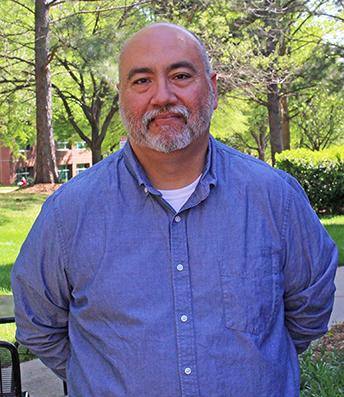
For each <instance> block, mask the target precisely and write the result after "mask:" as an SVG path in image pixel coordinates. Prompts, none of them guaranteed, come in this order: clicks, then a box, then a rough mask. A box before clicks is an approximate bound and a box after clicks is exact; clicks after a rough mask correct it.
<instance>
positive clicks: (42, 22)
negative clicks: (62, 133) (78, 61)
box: [35, 0, 58, 183]
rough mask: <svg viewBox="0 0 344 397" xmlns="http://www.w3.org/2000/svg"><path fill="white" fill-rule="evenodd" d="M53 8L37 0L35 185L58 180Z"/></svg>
mask: <svg viewBox="0 0 344 397" xmlns="http://www.w3.org/2000/svg"><path fill="white" fill-rule="evenodd" d="M48 40H49V6H48V5H46V1H45V0H36V1H35V80H36V130H37V157H36V178H35V183H54V182H57V181H58V172H57V165H56V155H55V143H54V134H53V126H52V98H51V75H50V66H49V50H48Z"/></svg>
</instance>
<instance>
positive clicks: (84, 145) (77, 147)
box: [75, 142, 86, 150]
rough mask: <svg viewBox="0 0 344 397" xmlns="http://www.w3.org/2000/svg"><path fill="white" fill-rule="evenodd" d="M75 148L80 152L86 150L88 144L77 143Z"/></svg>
mask: <svg viewBox="0 0 344 397" xmlns="http://www.w3.org/2000/svg"><path fill="white" fill-rule="evenodd" d="M75 148H76V149H78V150H82V149H86V142H77V143H76V144H75Z"/></svg>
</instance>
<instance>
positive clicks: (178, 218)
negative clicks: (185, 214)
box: [174, 215, 182, 223]
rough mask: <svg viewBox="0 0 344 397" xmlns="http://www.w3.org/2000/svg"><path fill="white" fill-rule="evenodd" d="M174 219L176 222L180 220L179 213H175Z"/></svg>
mask: <svg viewBox="0 0 344 397" xmlns="http://www.w3.org/2000/svg"><path fill="white" fill-rule="evenodd" d="M174 220H175V221H176V222H177V223H178V222H180V221H181V220H182V218H181V217H180V216H179V215H177V216H176V217H175V218H174Z"/></svg>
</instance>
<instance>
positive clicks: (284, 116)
mask: <svg viewBox="0 0 344 397" xmlns="http://www.w3.org/2000/svg"><path fill="white" fill-rule="evenodd" d="M280 112H281V130H282V143H283V150H289V149H290V126H289V111H288V98H287V97H286V96H282V97H281V99H280Z"/></svg>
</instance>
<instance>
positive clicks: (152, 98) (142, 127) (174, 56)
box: [119, 26, 217, 153]
mask: <svg viewBox="0 0 344 397" xmlns="http://www.w3.org/2000/svg"><path fill="white" fill-rule="evenodd" d="M119 90H120V112H121V117H122V120H123V123H124V125H125V127H126V129H127V131H128V134H129V138H130V140H131V141H132V142H134V143H135V144H137V145H139V146H141V147H149V148H151V149H154V150H156V151H159V152H164V153H169V152H172V151H174V150H179V149H183V148H185V147H186V146H188V145H190V143H191V142H193V141H194V140H195V139H196V138H197V137H199V136H201V135H203V134H207V133H208V131H209V124H210V119H211V115H212V113H213V110H214V108H215V107H216V105H217V102H216V76H215V74H212V75H211V76H208V75H207V74H206V72H205V65H204V63H203V60H202V57H201V52H200V47H199V45H198V43H197V41H196V40H195V39H194V38H193V37H191V36H190V35H189V34H187V33H186V32H184V31H182V30H180V29H177V28H173V27H166V26H159V27H157V26H155V27H151V28H148V29H146V30H144V31H141V32H140V33H139V34H138V35H136V36H135V37H134V38H133V39H132V40H131V41H130V42H129V43H128V44H127V46H126V48H125V49H124V51H123V53H122V57H121V63H120V85H119Z"/></svg>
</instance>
